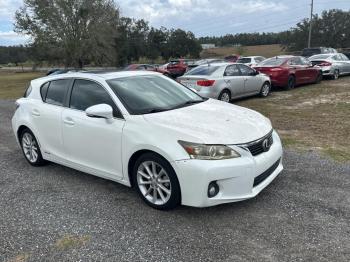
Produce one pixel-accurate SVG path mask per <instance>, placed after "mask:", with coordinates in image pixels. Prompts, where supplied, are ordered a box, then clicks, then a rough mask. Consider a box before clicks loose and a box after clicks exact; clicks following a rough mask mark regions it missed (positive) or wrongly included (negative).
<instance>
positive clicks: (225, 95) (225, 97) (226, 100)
mask: <svg viewBox="0 0 350 262" xmlns="http://www.w3.org/2000/svg"><path fill="white" fill-rule="evenodd" d="M221 101H224V102H229V101H230V96H229V95H228V94H227V93H223V94H222V96H221Z"/></svg>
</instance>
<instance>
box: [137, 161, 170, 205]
mask: <svg viewBox="0 0 350 262" xmlns="http://www.w3.org/2000/svg"><path fill="white" fill-rule="evenodd" d="M137 185H138V187H139V189H140V192H141V194H142V195H143V196H144V197H145V199H146V200H147V201H149V202H150V203H152V204H154V205H164V204H166V203H167V202H168V201H169V199H170V197H171V192H172V187H171V182H170V178H169V176H168V174H167V172H166V171H165V169H164V168H163V167H162V166H161V165H160V164H158V163H157V162H154V161H145V162H142V163H141V164H140V166H139V167H138V169H137Z"/></svg>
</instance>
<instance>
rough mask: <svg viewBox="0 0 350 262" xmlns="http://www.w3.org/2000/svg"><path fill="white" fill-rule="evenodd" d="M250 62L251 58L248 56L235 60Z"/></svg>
mask: <svg viewBox="0 0 350 262" xmlns="http://www.w3.org/2000/svg"><path fill="white" fill-rule="evenodd" d="M250 62H252V59H251V58H249V57H243V58H240V59H238V60H237V63H243V64H245V63H250Z"/></svg>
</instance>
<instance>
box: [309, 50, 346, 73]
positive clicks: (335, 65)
mask: <svg viewBox="0 0 350 262" xmlns="http://www.w3.org/2000/svg"><path fill="white" fill-rule="evenodd" d="M309 60H310V61H311V63H312V65H314V66H315V65H317V66H319V67H320V68H321V69H322V75H323V76H330V77H332V79H338V77H339V76H340V75H346V74H350V60H349V58H348V57H347V56H346V55H344V54H340V53H337V54H321V55H314V56H311V57H310V58H309Z"/></svg>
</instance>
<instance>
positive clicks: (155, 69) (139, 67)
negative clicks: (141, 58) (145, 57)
mask: <svg viewBox="0 0 350 262" xmlns="http://www.w3.org/2000/svg"><path fill="white" fill-rule="evenodd" d="M125 70H128V71H132V70H141V71H142V70H145V71H153V72H158V73H161V74H163V75H165V76H168V77H170V75H171V74H170V72H169V71H168V70H166V69H162V68H160V67H158V66H155V65H149V64H131V65H128V66H127V67H126V68H125Z"/></svg>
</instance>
